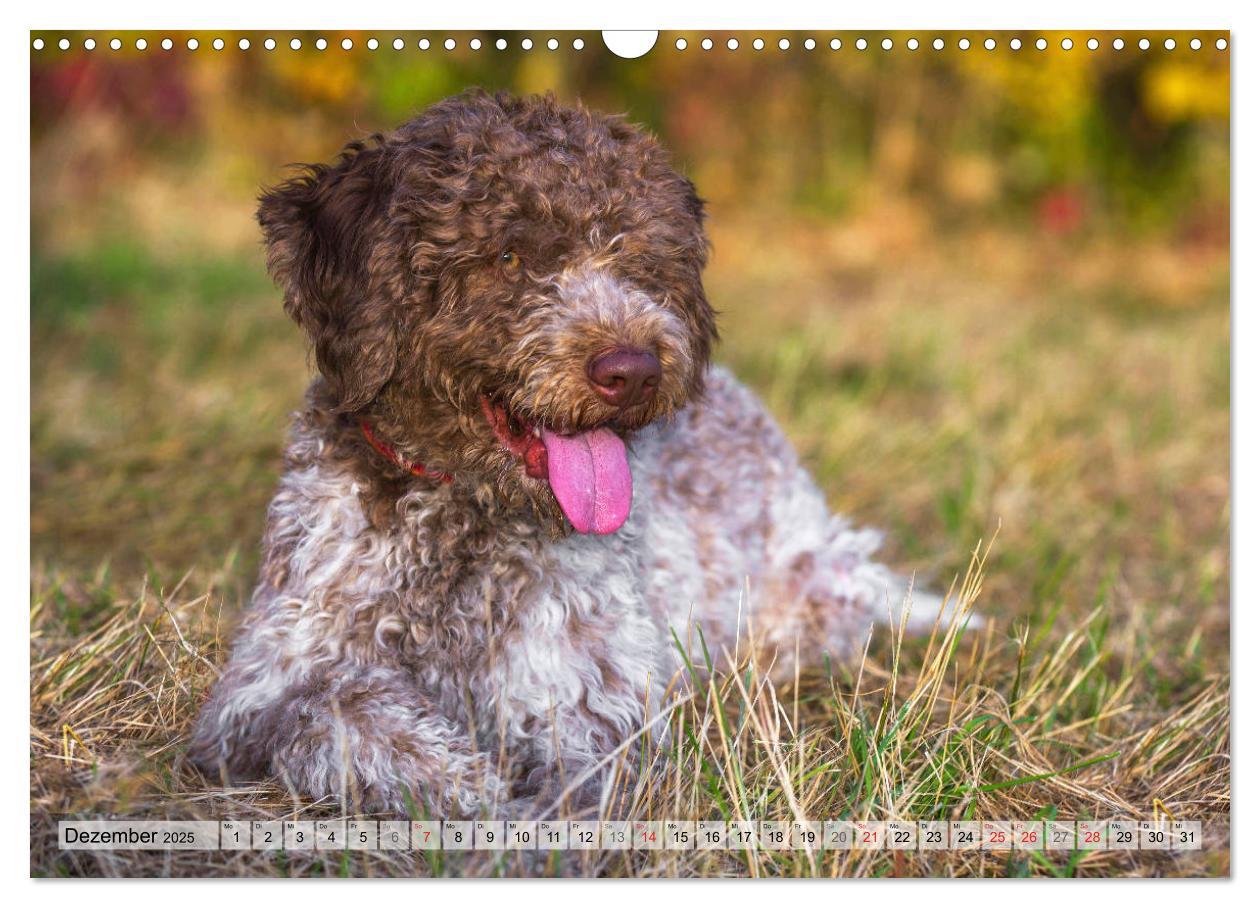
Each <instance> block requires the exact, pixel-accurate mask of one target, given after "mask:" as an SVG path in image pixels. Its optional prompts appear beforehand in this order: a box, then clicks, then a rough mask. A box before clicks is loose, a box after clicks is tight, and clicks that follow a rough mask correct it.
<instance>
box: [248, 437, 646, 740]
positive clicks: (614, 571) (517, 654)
mask: <svg viewBox="0 0 1260 908" xmlns="http://www.w3.org/2000/svg"><path fill="white" fill-rule="evenodd" d="M638 467H639V470H638V471H641V470H642V469H643V467H642V465H641V464H640V465H638ZM359 493H360V489H359V488H358V486H357V485H356V484H355V482H354V479H353V478H352V477H351V476H350V475H349V474H347V473H344V472H338V471H336V470H333V469H329V467H328V466H327V465H325V464H323V463H321V462H320V461H318V460H317V461H316V464H315V465H314V466H311V467H308V468H305V469H302V470H296V471H293V472H291V473H290V474H288V475H287V476H286V477H285V479H284V481H283V484H282V490H281V493H280V494H279V495H278V496H277V499H276V501H275V502H274V504H273V508H272V526H273V534H272V538H273V544H275V543H280V544H282V543H283V542H284V538H283V537H285V536H291V542H292V555H291V556H290V558H289V562H288V563H289V576H288V579H287V582H286V583H285V586H284V590H283V591H282V592H281V594H280V595H279V596H277V597H276V600H275V601H274V602H273V603H272V604H271V608H284V607H286V604H287V603H291V604H292V605H293V606H294V607H297V608H299V609H300V614H299V616H298V617H297V620H296V622H295V623H294V625H293V628H292V635H291V638H290V640H289V649H290V650H291V652H292V654H293V655H294V656H295V657H297V660H299V661H301V662H302V663H303V664H304V665H305V666H306V667H307V668H308V669H309V668H312V667H313V666H314V665H316V664H318V663H319V662H323V661H330V662H334V661H341V660H344V659H346V658H347V657H349V658H351V659H354V660H356V661H360V662H370V661H371V660H372V659H373V658H374V657H380V658H384V659H391V660H392V659H395V658H398V657H399V652H400V646H399V643H400V641H401V642H404V643H406V644H407V645H406V646H403V647H402V648H401V651H402V652H403V654H404V655H403V656H402V663H403V664H404V665H405V666H406V667H407V668H409V669H410V670H411V671H413V672H414V673H415V675H416V677H417V678H418V679H419V680H420V682H421V684H422V686H423V687H424V688H425V692H426V694H428V695H429V696H431V697H433V698H434V700H435V701H436V702H437V703H438V704H439V705H440V706H441V708H442V709H443V711H444V712H446V713H447V714H448V715H464V714H467V712H468V711H469V709H471V710H472V712H473V718H474V720H475V722H476V724H477V726H478V727H479V728H480V730H481V731H482V732H483V733H486V734H493V735H495V736H503V737H506V738H508V739H510V740H525V739H528V740H530V741H531V742H533V743H534V744H535V745H536V746H542V747H544V748H545V747H547V746H548V745H546V744H545V743H542V742H537V741H534V738H535V737H536V736H537V735H538V734H539V727H540V725H545V726H547V727H550V726H553V725H564V724H565V722H566V721H567V720H569V719H572V721H573V723H574V724H575V725H577V724H589V723H590V722H594V723H596V724H597V725H604V726H606V727H607V728H609V729H610V735H611V734H612V731H611V730H615V733H616V734H620V735H623V736H624V735H626V734H629V733H630V732H632V731H633V730H634V729H635V728H637V727H638V725H639V724H641V723H642V721H643V715H644V711H645V706H646V705H647V704H648V703H650V702H653V701H654V700H655V699H656V697H658V696H659V689H660V687H661V684H662V682H663V680H664V676H665V674H666V673H667V672H668V671H670V661H669V645H668V637H667V635H666V633H665V630H664V628H663V627H662V626H661V625H660V623H659V621H656V620H654V618H653V616H652V615H651V614H650V613H649V610H648V608H647V606H646V596H645V592H646V589H647V579H646V577H645V573H644V572H645V560H644V558H643V553H642V547H643V539H642V529H641V525H642V523H643V522H644V521H643V520H642V519H641V518H632V519H631V520H630V521H629V522H628V523H627V524H626V526H625V527H624V528H623V530H622V532H621V533H620V534H618V536H617V537H616V538H613V539H610V538H599V537H592V536H581V535H577V534H571V535H569V536H567V537H565V538H562V539H552V538H549V537H547V536H546V534H544V533H541V532H539V531H538V530H536V529H532V528H530V527H528V525H526V524H522V525H520V526H515V525H513V524H511V523H505V524H504V527H503V529H502V531H501V532H500V533H499V534H498V535H496V536H491V537H489V538H487V539H484V540H483V541H482V542H481V543H480V545H481V549H482V550H481V551H479V552H477V553H476V555H477V556H478V557H477V558H476V559H475V561H472V562H470V563H469V564H468V565H467V572H466V576H464V577H463V578H462V580H461V582H460V583H459V584H458V587H457V588H456V589H455V590H454V591H451V590H444V591H443V592H442V593H440V594H438V596H436V597H433V596H431V595H430V593H429V592H428V590H427V589H426V576H427V575H428V574H430V573H431V572H432V570H433V569H434V568H435V567H440V565H437V564H435V561H436V560H437V559H440V558H442V557H443V554H442V552H441V551H439V550H438V548H437V547H436V546H435V545H432V544H430V541H429V540H430V538H431V537H432V535H433V534H434V532H435V530H436V529H437V528H436V525H435V524H436V522H437V521H441V520H444V519H448V515H449V512H450V507H449V504H448V503H447V502H445V501H444V500H443V499H442V498H441V497H440V496H445V495H449V494H452V493H451V492H450V491H449V490H446V489H437V490H432V489H424V490H421V491H417V492H414V493H412V494H411V495H409V496H407V498H405V499H404V500H403V501H401V502H400V504H399V508H398V512H399V513H400V514H403V515H405V516H404V518H403V519H402V520H401V521H400V522H399V524H397V525H396V527H395V528H393V529H392V530H390V531H388V532H382V531H381V530H378V529H376V528H374V527H372V526H371V525H370V523H369V522H368V520H367V518H366V516H365V514H364V511H363V506H362V504H361V501H360V494H359ZM642 497H643V498H646V497H647V493H646V492H645V493H644V495H643V496H642ZM640 510H646V506H645V507H643V508H641V509H640ZM365 621H366V622H367V623H369V624H370V631H371V633H370V638H371V640H372V641H373V645H374V647H375V650H376V651H375V652H372V651H371V650H370V649H369V650H364V651H362V652H347V647H350V646H352V645H353V644H352V643H351V641H352V640H353V639H354V638H355V635H354V634H351V633H349V632H348V629H349V628H351V626H352V625H354V624H355V623H356V622H365ZM360 630H361V631H362V628H360ZM362 637H364V634H363V633H360V634H359V638H362ZM408 637H409V638H410V639H409V640H404V638H408ZM579 716H581V717H583V718H582V720H581V721H580V722H579V719H578V717H579ZM566 743H567V744H568V745H570V746H571V745H572V743H573V742H566ZM579 743H580V742H579ZM581 749H585V748H581ZM590 750H591V752H592V754H593V753H595V752H596V751H597V750H598V747H597V746H596V744H595V743H594V742H592V744H591V747H590Z"/></svg>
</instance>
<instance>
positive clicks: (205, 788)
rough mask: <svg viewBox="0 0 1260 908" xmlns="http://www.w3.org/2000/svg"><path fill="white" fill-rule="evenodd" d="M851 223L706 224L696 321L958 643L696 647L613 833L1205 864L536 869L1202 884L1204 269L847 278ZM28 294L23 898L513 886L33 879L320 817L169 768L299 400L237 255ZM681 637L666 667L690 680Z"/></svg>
mask: <svg viewBox="0 0 1260 908" xmlns="http://www.w3.org/2000/svg"><path fill="white" fill-rule="evenodd" d="M721 215H722V213H721V212H718V218H717V222H718V223H719V224H723V223H729V221H727V220H726V219H724V218H723V217H722V216H721ZM878 227H879V225H874V226H871V229H870V230H868V231H865V232H863V230H862V225H858V228H857V229H856V230H853V231H851V233H849V234H845V235H833V234H831V233H829V232H828V230H827V229H826V228H811V227H808V226H801V225H766V224H757V225H751V226H748V227H745V226H741V225H734V226H728V227H727V228H726V230H725V231H720V232H719V233H718V235H717V236H716V238H715V239H716V248H717V250H718V255H717V260H716V261H715V263H714V267H713V270H712V274H711V278H710V288H711V292H712V295H713V297H714V299H715V301H716V302H717V303H718V305H719V306H720V307H721V308H722V309H723V310H724V312H725V315H724V323H725V343H724V347H723V356H724V358H725V359H726V361H727V362H729V363H731V364H732V365H733V366H734V368H735V369H736V371H737V372H738V373H739V374H740V375H741V376H743V377H744V378H746V379H747V380H748V381H749V382H750V383H752V384H753V385H754V386H755V387H756V388H757V390H758V391H759V392H760V393H761V394H762V395H763V396H764V397H765V399H766V400H767V401H768V403H769V405H770V406H771V408H772V409H773V410H774V411H775V413H776V414H777V415H778V416H779V417H780V419H781V420H782V421H783V422H784V424H785V427H786V428H787V430H788V432H789V434H790V435H791V436H792V437H793V439H794V441H795V442H796V443H797V445H798V446H799V448H800V449H801V451H802V452H803V455H804V456H805V457H806V459H807V460H808V461H809V463H810V464H811V465H812V466H813V467H814V468H815V471H816V473H817V475H818V476H819V478H820V481H821V482H822V484H823V485H824V487H825V488H826V489H827V490H828V491H829V493H830V494H831V497H832V501H833V503H834V504H835V505H836V506H837V507H838V508H840V509H842V510H845V511H847V512H849V513H852V514H854V515H856V516H857V517H858V518H859V519H860V520H862V521H863V522H869V523H873V524H876V525H881V526H885V527H888V528H890V541H889V546H888V554H889V556H890V558H891V559H892V560H893V561H894V562H895V563H897V564H898V565H903V566H909V567H913V568H915V569H917V570H918V571H919V572H920V575H921V576H924V577H927V578H931V579H932V580H934V581H935V582H937V583H938V585H939V586H941V587H942V588H944V587H948V586H949V585H950V580H951V578H958V583H957V594H956V598H958V599H961V600H962V601H963V602H964V603H966V604H967V606H968V607H970V606H972V605H974V607H975V609H976V610H977V611H978V612H980V613H982V614H983V615H985V616H986V618H987V619H988V623H987V626H986V628H985V629H984V630H983V631H982V632H979V633H967V634H964V635H961V636H959V635H957V634H956V633H955V630H956V629H950V628H942V629H941V630H940V632H938V633H937V634H936V635H935V636H934V637H933V638H932V639H930V640H916V639H904V640H902V639H901V638H900V635H899V634H897V633H894V632H891V631H890V630H889V629H884V630H881V631H879V632H877V633H876V634H875V635H874V637H873V638H872V640H871V644H870V647H869V650H868V652H867V656H866V659H865V660H864V661H863V662H862V663H861V664H860V665H834V666H830V667H829V669H828V670H824V671H821V672H816V673H812V674H809V675H805V676H802V677H801V678H799V679H798V680H797V681H796V682H795V683H792V684H788V685H785V686H781V687H779V688H775V687H773V686H771V685H769V684H768V683H767V682H766V681H765V678H764V671H765V668H766V666H765V665H761V664H757V663H755V662H753V661H752V660H751V658H750V657H749V656H748V654H746V653H741V654H738V656H737V657H735V658H734V662H733V664H728V663H727V662H726V661H725V659H726V656H725V655H724V654H718V653H712V654H709V658H711V659H712V660H714V661H715V662H716V663H717V667H718V668H719V669H721V671H719V672H718V674H717V676H716V678H715V680H713V681H703V682H702V684H701V688H700V692H699V693H698V694H697V695H695V696H694V697H691V698H688V699H686V700H684V702H682V703H681V704H680V705H679V706H678V707H677V708H676V709H675V711H674V714H673V716H672V725H671V730H672V734H673V738H672V741H673V743H672V746H671V753H670V758H669V760H667V761H666V762H665V763H664V764H663V768H660V769H658V770H656V771H655V775H654V777H653V778H651V779H650V780H649V782H650V784H648V785H647V786H646V787H645V788H644V789H643V790H642V792H641V793H640V803H639V804H638V805H637V807H636V811H635V812H636V813H637V814H638V815H639V816H641V817H646V818H720V817H726V818H740V817H752V818H759V819H794V818H800V817H807V818H814V819H822V818H836V819H846V818H861V817H871V818H876V819H879V818H884V817H893V816H897V817H905V818H910V819H924V818H940V819H946V818H963V817H976V818H983V817H989V818H1006V817H1011V818H1036V817H1046V818H1050V817H1058V818H1068V819H1071V818H1079V817H1106V816H1113V815H1121V816H1130V817H1147V816H1154V815H1155V813H1156V812H1157V811H1159V810H1161V809H1163V810H1167V811H1168V812H1170V813H1171V814H1172V815H1174V816H1176V817H1178V818H1186V819H1202V820H1204V821H1205V828H1206V830H1207V834H1208V835H1207V837H1208V843H1209V846H1210V847H1209V848H1208V849H1207V850H1205V851H1204V852H1202V853H1192V854H1186V855H1182V856H1177V857H1173V856H1171V855H1162V856H1160V855H1154V856H1152V855H1147V854H1135V853H1116V852H1112V853H1090V854H1087V855H1086V854H1057V855H1051V854H1047V855H1045V856H1044V857H1043V856H1038V857H1028V856H1026V855H1022V854H1020V855H1017V856H1015V857H1010V856H1007V857H995V856H992V855H989V854H966V853H936V854H932V853H911V854H904V855H898V856H896V857H894V856H893V855H892V854H891V853H862V852H853V853H832V852H824V853H821V854H814V855H810V854H806V853H801V852H789V853H770V852H759V853H753V854H743V853H715V852H690V853H660V854H655V855H649V856H646V857H645V856H642V855H633V854H629V855H626V854H612V853H605V854H603V855H597V856H595V857H591V858H587V859H582V860H589V861H590V863H586V864H582V863H580V861H579V859H577V858H572V859H570V861H569V862H567V863H565V864H563V865H560V864H553V865H552V866H550V867H548V868H546V870H545V872H552V873H573V872H584V873H587V872H590V873H594V872H599V873H604V874H609V875H615V876H625V875H630V876H663V875H671V876H672V875H686V876H690V875H705V876H714V875H722V876H748V875H755V876H776V875H820V876H834V875H924V874H932V875H986V876H1010V875H1078V876H1079V875H1102V876H1110V875H1217V874H1226V873H1228V872H1229V852H1228V838H1229V825H1228V822H1229V821H1228V817H1229V799H1230V780H1229V765H1230V764H1229V747H1230V741H1229V680H1228V679H1229V661H1228V659H1229V654H1228V641H1229V636H1228V635H1229V624H1228V617H1229V586H1228V569H1229V545H1228V529H1229V511H1228V496H1229V460H1228V437H1229V435H1228V433H1229V424H1228V420H1229V383H1228V372H1229V330H1228V315H1227V313H1228V309H1227V305H1226V300H1227V293H1226V290H1227V285H1226V284H1225V280H1226V278H1225V274H1226V272H1225V261H1226V259H1225V258H1224V253H1221V254H1219V255H1217V256H1216V257H1212V256H1211V255H1209V254H1207V253H1204V252H1203V251H1202V250H1193V249H1191V250H1186V249H1178V248H1176V247H1157V246H1154V245H1152V246H1151V248H1150V250H1149V255H1148V256H1147V257H1148V258H1149V257H1150V256H1164V257H1171V259H1172V265H1166V267H1163V269H1162V270H1163V271H1164V272H1171V273H1178V274H1182V273H1193V274H1195V275H1196V280H1197V281H1198V282H1197V283H1191V284H1190V285H1186V284H1184V283H1183V284H1180V285H1178V286H1177V287H1176V288H1175V293H1174V292H1169V293H1168V294H1167V295H1161V291H1160V289H1159V287H1158V286H1145V285H1141V284H1140V283H1137V284H1135V283H1134V282H1133V281H1130V280H1129V276H1130V275H1131V274H1133V273H1134V270H1135V269H1134V261H1133V260H1132V258H1131V257H1130V258H1126V255H1130V256H1131V253H1122V252H1121V251H1118V250H1117V249H1116V248H1109V247H1108V246H1107V245H1106V243H1104V242H1093V243H1090V244H1087V246H1085V247H1077V248H1060V247H1055V246H1054V245H1053V244H1047V243H1043V242H1040V241H1038V242H1033V241H1031V240H1030V239H1029V238H1027V237H1020V236H1008V235H1004V234H1002V233H1001V232H1000V231H993V232H991V233H985V234H979V235H977V234H972V235H968V236H965V237H962V238H960V240H959V241H958V242H957V243H956V244H954V245H950V246H946V245H945V244H944V243H943V242H941V243H936V244H929V245H926V246H925V245H923V244H922V243H920V244H916V245H913V246H912V247H911V248H909V249H906V250H903V251H901V252H897V251H896V249H895V248H893V247H891V246H889V247H878V248H876V249H875V250H874V252H871V251H870V250H867V251H866V252H862V253H859V252H858V251H854V249H853V248H852V246H851V244H850V243H849V242H848V239H849V238H850V237H851V236H852V235H878ZM768 237H769V238H771V239H767V238H768ZM891 242H892V241H891V240H890V241H889V243H891ZM754 252H755V253H756V254H753V253H754ZM33 273H34V275H35V287H34V293H33V305H32V323H33V326H32V334H33V345H34V348H35V350H36V351H37V352H38V353H39V355H38V356H33V357H32V361H33V363H34V365H33V374H32V388H33V392H32V453H33V456H32V463H33V467H32V502H33V503H32V515H31V518H32V550H33V553H34V555H33V557H34V558H35V562H34V563H33V565H32V585H31V587H32V588H31V596H32V600H31V601H32V611H31V633H32V678H31V712H32V732H31V734H32V737H31V742H32V743H31V786H32V852H31V869H32V872H33V873H36V874H41V875H133V874H135V875H236V874H265V875H295V876H308V875H320V876H322V875H355V876H359V875H378V876H385V875H416V874H419V875H430V874H440V875H456V874H478V875H485V874H511V873H515V872H518V871H519V869H520V868H518V867H515V866H514V865H512V864H510V863H507V862H504V863H498V864H496V863H494V862H493V860H492V859H490V858H487V857H485V856H473V857H471V858H469V859H468V862H467V863H461V862H460V861H459V859H453V858H447V859H445V860H440V861H439V862H437V863H435V864H433V865H429V864H427V863H426V860H425V858H423V857H421V856H416V855H391V854H389V853H379V854H372V855H365V854H360V853H347V854H346V855H345V856H344V857H340V858H339V859H337V860H331V859H329V858H327V857H326V856H322V855H321V856H316V855H314V854H312V855H308V856H305V857H303V856H299V855H291V856H289V857H288V858H282V857H276V856H272V855H266V854H256V853H229V852H222V853H172V854H137V855H131V854H126V853H102V852H71V853H61V852H59V851H57V849H56V842H55V820H56V819H57V818H58V817H61V816H68V815H72V816H96V815H101V814H118V815H126V816H133V817H139V816H146V817H165V816H172V817H174V816H179V817H227V816H231V817H235V818H241V819H255V818H271V817H280V816H284V817H292V816H296V815H298V814H301V815H307V816H335V815H337V808H336V807H335V806H333V805H311V804H303V803H298V802H295V800H294V799H293V798H292V797H291V796H290V795H289V793H287V792H286V791H285V790H284V789H283V788H281V787H279V786H277V785H274V784H270V783H260V784H258V785H255V786H249V787H237V788H230V789H223V788H221V787H218V786H216V785H215V784H213V783H212V782H209V781H207V780H206V779H204V778H201V777H200V776H199V775H197V774H196V773H195V772H194V771H193V770H191V769H190V768H188V767H187V766H185V765H184V764H183V762H182V751H183V744H184V735H185V733H186V731H187V728H188V725H189V723H190V721H191V719H192V717H193V715H194V713H195V710H196V707H197V704H198V702H199V700H200V697H201V696H202V695H203V694H204V692H205V690H206V687H207V685H208V684H209V683H210V681H211V679H212V678H213V675H214V669H213V666H214V665H215V664H216V663H217V662H218V661H219V660H220V659H221V657H222V654H223V652H222V647H223V642H222V641H223V638H224V637H225V635H226V634H227V633H228V632H229V631H230V628H231V627H232V626H233V625H234V623H235V621H236V619H237V617H238V615H239V609H240V607H241V604H242V602H243V601H244V598H245V595H246V593H247V591H248V587H249V585H250V583H251V582H252V575H253V572H254V569H255V566H256V555H255V554H254V550H255V545H256V539H257V537H258V531H259V527H260V523H261V519H262V513H263V508H264V506H265V503H266V500H267V498H268V496H269V494H270V491H271V487H272V483H273V482H274V477H275V471H276V469H277V466H278V450H279V445H280V439H281V436H282V431H283V429H282V426H283V423H284V417H285V412H286V410H287V409H289V408H291V407H292V406H294V405H295V404H296V402H297V401H298V399H299V395H300V391H301V387H302V385H303V383H304V381H305V364H304V361H303V353H302V350H301V346H300V341H299V339H298V338H297V336H296V331H294V330H293V329H291V327H290V326H289V325H287V324H286V323H285V322H284V320H283V318H282V316H281V315H280V314H279V312H278V309H279V307H278V306H277V305H276V302H275V300H274V298H273V296H272V294H271V293H270V291H269V290H268V289H267V288H266V285H265V282H264V281H263V279H262V277H261V275H260V274H259V273H258V264H257V262H256V261H254V260H253V259H245V260H242V261H239V262H238V261H236V260H228V261H227V262H226V264H225V263H224V262H223V261H218V260H214V259H211V260H208V261H187V260H183V261H178V262H174V263H169V262H168V263H164V262H161V261H152V260H150V259H149V258H147V257H146V256H145V255H144V254H142V253H140V252H137V251H136V250H132V249H127V248H125V247H124V248H122V249H118V248H113V249H105V250H95V251H89V252H85V253H83V254H82V255H80V256H79V257H78V258H74V257H71V258H62V259H58V260H54V261H42V260H39V259H36V261H35V262H33ZM976 274H980V275H983V280H977V279H976V276H975V275H976ZM837 300H846V301H847V302H846V303H845V304H844V305H838V304H837V302H836V301H837ZM768 338H772V339H773V341H770V340H767V339H768ZM999 524H1000V526H1001V529H1000V532H998V526H999ZM981 539H983V540H986V541H985V543H984V544H983V546H979V545H978V541H979V540H981ZM986 553H987V557H983V558H982V557H981V556H982V555H986ZM982 579H983V584H982V582H981V581H982ZM921 582H922V581H921ZM683 637H684V640H686V637H685V635H683ZM698 642H699V641H695V640H692V641H691V645H690V647H689V649H688V651H689V652H690V653H691V654H692V655H693V656H694V657H695V659H696V660H697V661H703V660H704V658H705V657H704V653H703V650H702V649H701V648H699V647H698ZM731 655H732V656H735V654H731ZM534 869H537V868H534Z"/></svg>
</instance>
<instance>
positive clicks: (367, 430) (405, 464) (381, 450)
mask: <svg viewBox="0 0 1260 908" xmlns="http://www.w3.org/2000/svg"><path fill="white" fill-rule="evenodd" d="M359 428H360V429H361V430H362V431H363V437H364V438H366V439H367V441H368V444H370V445H371V446H372V447H373V448H375V449H376V452H377V453H378V454H380V455H381V456H382V457H384V458H385V459H386V460H388V461H389V462H390V463H392V464H393V465H394V466H396V467H398V468H399V469H402V470H406V471H407V472H408V473H410V474H411V475H412V476H427V477H429V478H430V479H440V480H441V481H442V482H450V481H452V480H453V479H454V478H455V477H454V476H452V475H451V474H450V473H445V472H443V471H441V470H429V469H427V468H426V467H425V465H424V464H422V463H416V462H415V461H412V460H408V459H407V458H405V457H403V456H402V455H401V454H399V453H398V452H397V451H395V450H394V448H393V446H392V445H389V444H387V443H385V442H383V441H381V440H380V439H379V438H377V437H376V434H375V433H374V432H373V431H372V427H371V426H370V425H368V421H367V420H366V419H361V420H359Z"/></svg>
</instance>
